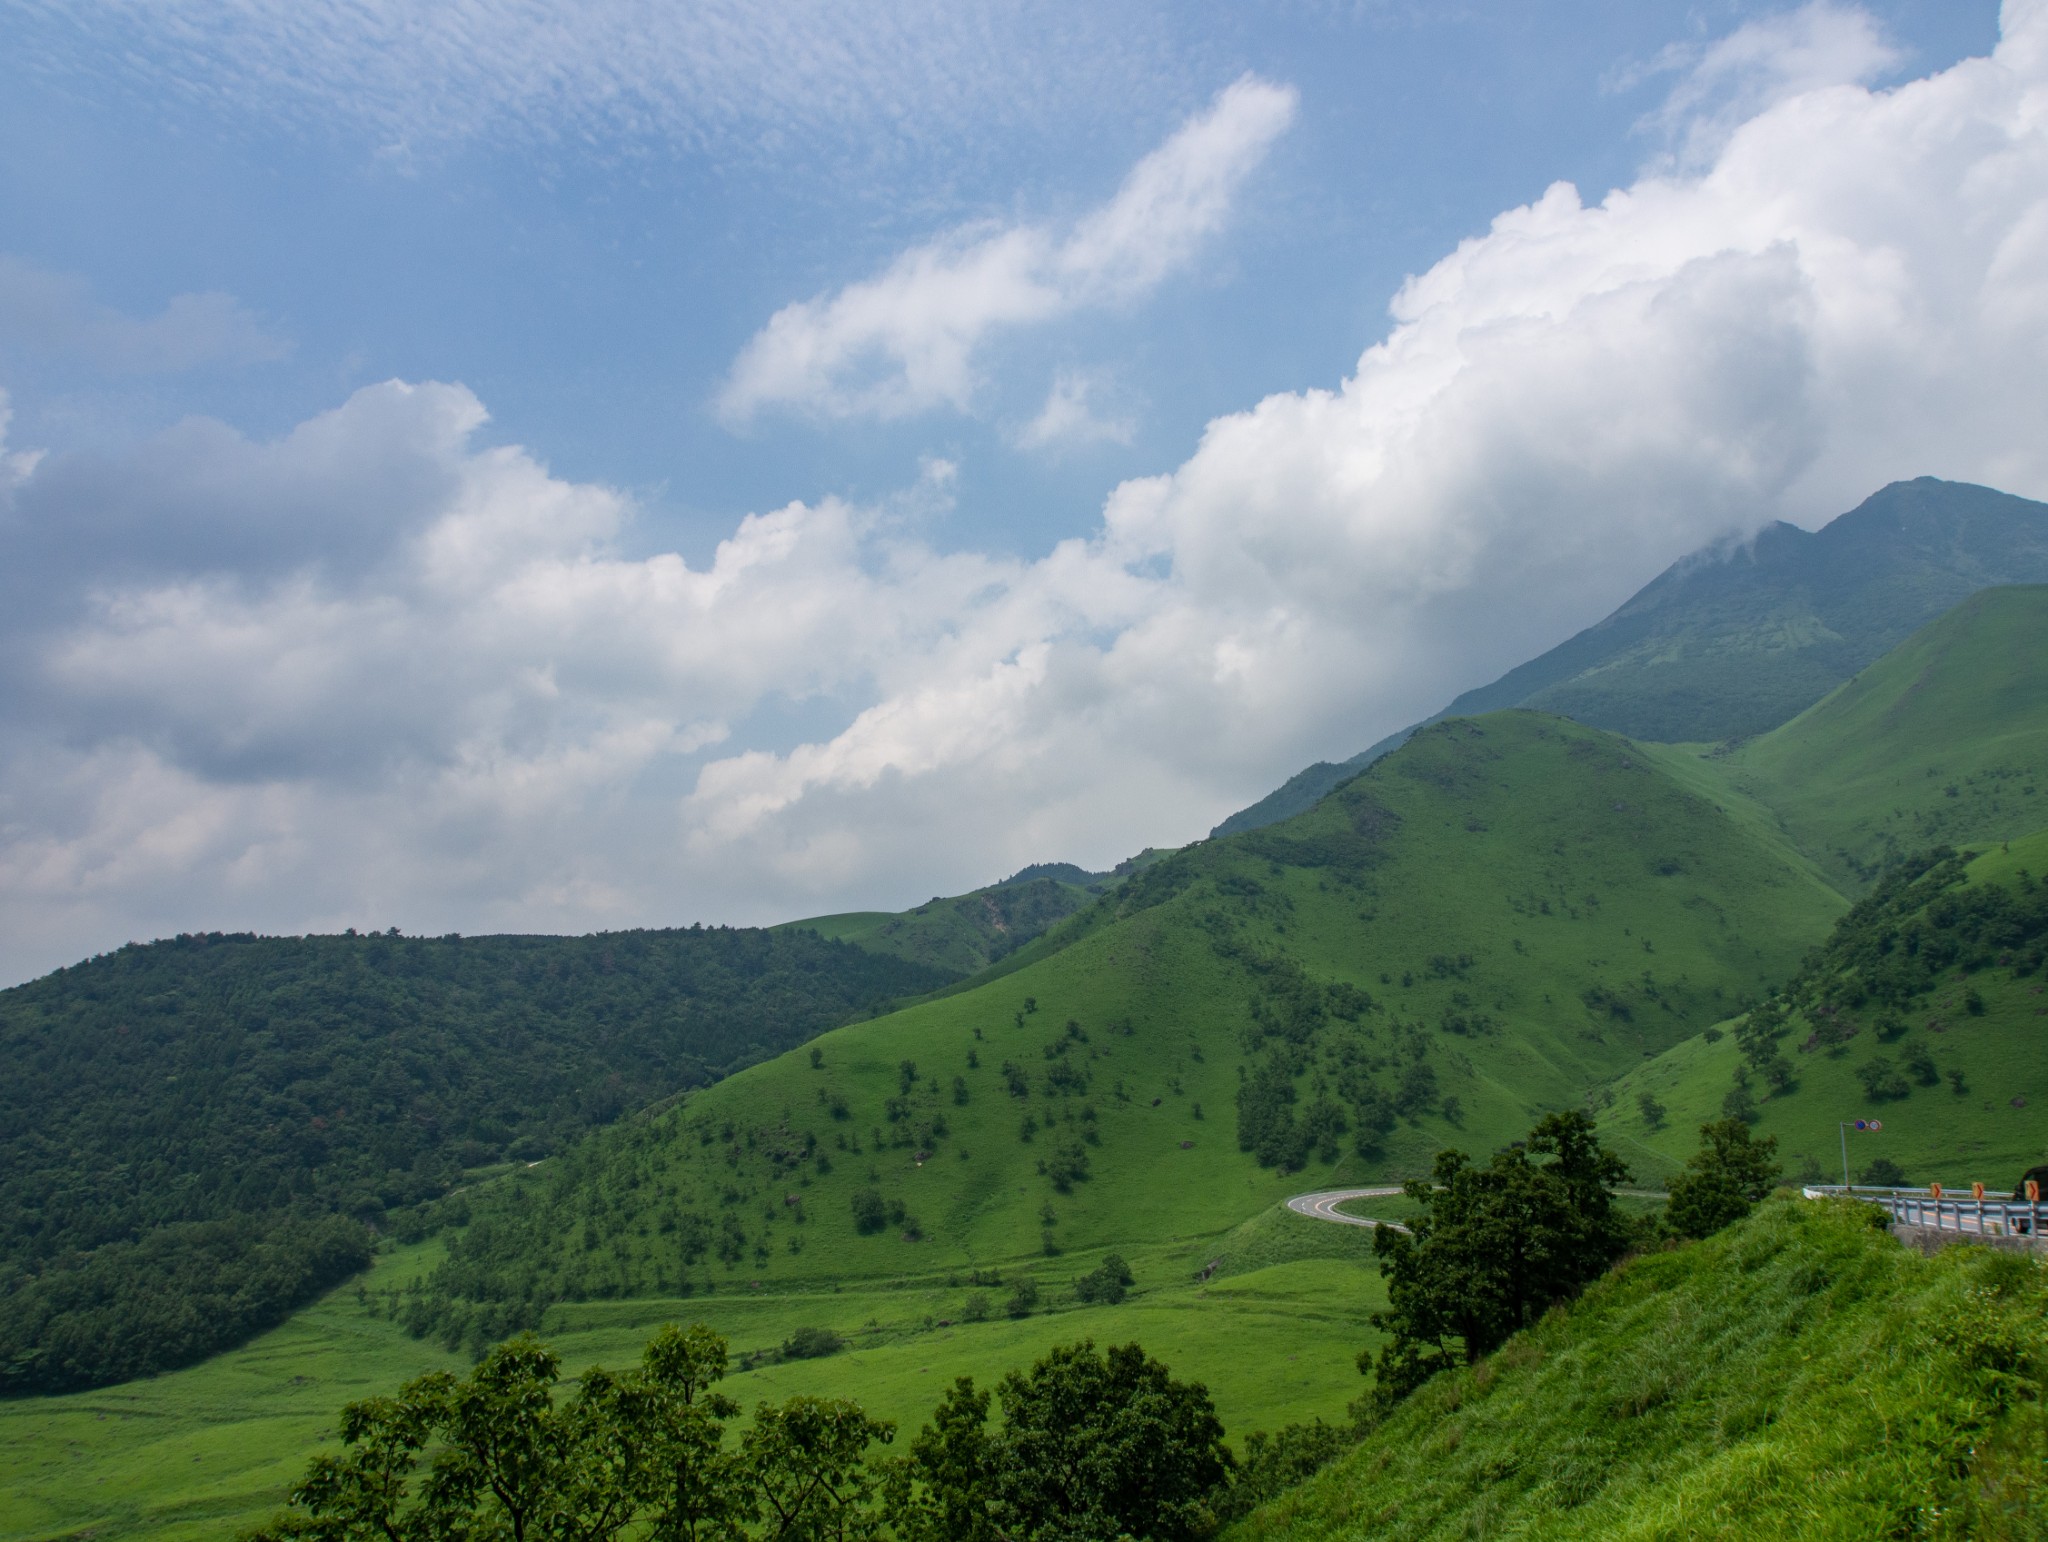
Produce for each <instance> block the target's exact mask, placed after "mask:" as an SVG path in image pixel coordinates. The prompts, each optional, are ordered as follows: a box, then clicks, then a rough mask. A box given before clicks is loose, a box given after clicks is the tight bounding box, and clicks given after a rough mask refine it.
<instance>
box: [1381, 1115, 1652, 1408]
mask: <svg viewBox="0 0 2048 1542" xmlns="http://www.w3.org/2000/svg"><path fill="white" fill-rule="evenodd" d="M1538 1158H1547V1159H1548V1160H1544V1161H1539V1160H1537V1159H1538ZM1627 1177H1628V1169H1627V1167H1625V1166H1624V1165H1623V1164H1622V1161H1621V1159H1620V1158H1619V1157H1617V1156H1616V1155H1615V1154H1614V1153H1613V1152H1611V1151H1609V1150H1608V1149H1607V1148H1606V1147H1605V1146H1603V1145H1601V1144H1600V1142H1599V1140H1598V1139H1597V1138H1596V1137H1595V1134H1594V1130H1593V1122H1592V1120H1590V1119H1588V1118H1587V1117H1586V1116H1585V1115H1584V1114H1583V1113H1580V1112H1578V1111H1576V1110H1574V1111H1572V1112H1570V1113H1559V1114H1546V1115H1545V1116H1544V1117H1543V1118H1542V1119H1540V1120H1538V1121H1537V1123H1536V1125H1535V1127H1534V1128H1533V1129H1532V1130H1531V1131H1530V1132H1529V1137H1528V1140H1527V1142H1526V1143H1525V1144H1521V1145H1516V1146H1512V1147H1510V1148H1509V1149H1507V1150H1505V1151H1500V1152H1496V1153H1495V1154H1494V1156H1493V1159H1492V1160H1491V1161H1490V1162H1488V1163H1487V1164H1486V1165H1485V1166H1483V1167H1480V1166H1475V1165H1474V1164H1473V1162H1472V1159H1471V1158H1470V1157H1468V1156H1467V1155H1466V1154H1465V1153H1464V1152H1462V1151H1444V1152H1440V1153H1438V1155H1437V1159H1436V1166H1435V1170H1434V1173H1433V1175H1432V1178H1431V1180H1430V1181H1427V1182H1425V1181H1422V1180H1411V1181H1410V1182H1409V1183H1408V1184H1406V1185H1405V1190H1406V1192H1407V1194H1408V1195H1409V1197H1410V1198H1412V1199H1414V1200H1415V1201H1416V1203H1417V1204H1419V1205H1420V1206H1421V1207H1422V1214H1421V1215H1420V1216H1419V1217H1417V1219H1416V1220H1415V1222H1414V1223H1413V1227H1412V1235H1411V1234H1410V1233H1406V1232H1400V1231H1396V1230H1395V1229H1394V1228H1393V1227H1390V1226H1381V1227H1377V1228H1375V1229H1374V1232H1373V1251H1374V1252H1375V1253H1377V1254H1378V1255H1379V1259H1380V1272H1381V1273H1382V1275H1384V1276H1385V1278H1386V1281H1387V1298H1388V1303H1389V1304H1388V1309H1387V1310H1386V1311H1384V1312H1376V1313H1374V1314H1373V1324H1374V1326H1375V1327H1378V1328H1381V1329H1384V1330H1385V1331H1386V1332H1387V1334H1388V1335H1389V1337H1388V1340H1387V1343H1386V1344H1385V1346H1384V1347H1383V1348H1382V1349H1381V1351H1380V1354H1379V1357H1378V1360H1377V1361H1376V1362H1375V1361H1372V1360H1371V1359H1370V1356H1369V1355H1368V1354H1361V1355H1360V1357H1359V1368H1360V1369H1361V1370H1366V1369H1368V1368H1370V1369H1371V1370H1372V1371H1373V1373H1374V1375H1375V1378H1376V1383H1377V1390H1376V1397H1377V1398H1378V1400H1379V1401H1380V1403H1381V1405H1382V1406H1385V1405H1387V1404H1391V1403H1392V1402H1393V1401H1396V1400H1398V1399H1400V1398H1402V1397H1405V1396H1406V1395H1407V1394H1408V1393H1409V1392H1411V1391H1413V1390H1414V1389H1415V1388H1416V1387H1418V1386H1420V1385H1421V1384H1422V1383H1423V1382H1424V1381H1426V1380H1428V1379H1429V1378H1430V1377H1431V1376H1433V1375H1435V1374H1436V1373H1437V1372H1438V1371H1439V1370H1444V1369H1447V1368H1448V1367H1450V1366H1452V1365H1455V1364H1457V1363H1458V1361H1459V1360H1460V1359H1463V1360H1465V1361H1467V1362H1469V1361H1473V1360H1477V1359H1479V1358H1480V1357H1481V1356H1483V1355H1486V1354H1489V1353H1491V1352H1492V1351H1493V1350H1494V1349H1496V1348H1498V1347H1499V1346H1500V1344H1501V1343H1502V1342H1503V1341H1505V1340H1506V1339H1507V1337H1508V1336H1509V1335H1510V1334H1512V1333H1514V1332H1516V1331H1517V1330H1519V1329H1521V1328H1524V1327H1526V1326H1527V1325H1528V1324H1529V1323H1531V1322H1533V1321H1535V1319H1536V1318H1537V1317H1538V1316H1539V1315H1541V1313H1542V1312H1543V1311H1544V1310H1545V1309H1546V1308H1548V1307H1549V1306H1550V1305H1551V1304H1552V1303H1553V1302H1556V1301H1561V1300H1564V1299H1565V1298H1566V1297H1568V1296H1571V1295H1572V1294H1574V1293H1575V1292H1576V1291H1578V1290H1579V1288H1580V1287H1581V1286H1583V1285H1584V1284H1585V1283H1586V1282H1587V1281H1589V1280H1591V1279H1594V1278H1596V1277H1598V1276H1599V1275H1600V1274H1602V1273H1604V1272H1605V1271H1606V1270H1607V1268H1608V1267H1609V1266H1610V1265H1612V1264H1613V1263H1614V1262H1615V1260H1616V1259H1618V1258H1619V1257H1620V1256H1621V1254H1622V1253H1623V1252H1624V1251H1625V1250H1626V1249H1627V1247H1628V1246H1629V1244H1630V1242H1631V1241H1632V1240H1634V1238H1635V1236H1636V1235H1637V1230H1636V1228H1635V1227H1634V1226H1633V1225H1632V1224H1631V1223H1630V1222H1629V1221H1628V1220H1627V1219H1626V1218H1625V1217H1624V1216H1622V1215H1621V1214H1620V1213H1619V1212H1618V1211H1616V1210H1615V1209H1614V1207H1613V1188H1614V1185H1615V1184H1617V1183H1620V1182H1623V1181H1624V1180H1626V1179H1627Z"/></svg>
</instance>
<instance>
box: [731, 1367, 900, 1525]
mask: <svg viewBox="0 0 2048 1542" xmlns="http://www.w3.org/2000/svg"><path fill="white" fill-rule="evenodd" d="M895 1432H896V1427H895V1426H894V1425H893V1424H891V1423H889V1422H888V1421H887V1420H884V1419H871V1418H869V1417H868V1416H867V1414H866V1412H865V1411H863V1410H862V1408H861V1406H860V1404H858V1403H855V1402H851V1401H848V1400H847V1399H845V1398H823V1397H802V1396H799V1397H793V1398H791V1399H790V1400H789V1401H788V1402H786V1403H784V1404H782V1405H781V1406H780V1407H777V1406H775V1405H774V1404H771V1403H763V1404H761V1405H760V1406H759V1407H758V1408H756V1409H755V1410H754V1424H753V1428H751V1429H749V1430H748V1431H747V1433H746V1435H745V1437H744V1438H743V1439H742V1441H741V1446H740V1451H741V1461H742V1464H743V1467H744V1471H745V1476H746V1483H747V1488H748V1502H749V1509H750V1512H751V1515H752V1517H753V1518H755V1519H758V1520H760V1521H762V1522H764V1523H765V1524H764V1525H763V1526H762V1528H761V1530H760V1531H759V1532H758V1533H757V1535H759V1536H760V1537H761V1538H762V1539H763V1542H828V1539H829V1542H847V1539H850V1538H856V1537H872V1536H874V1535H876V1534H877V1532H878V1531H879V1529H880V1516H879V1515H878V1514H877V1513H876V1511H875V1508H874V1504H873V1500H874V1496H875V1490H876V1487H877V1483H878V1478H877V1475H876V1473H875V1472H874V1470H873V1469H872V1468H870V1467H869V1466H868V1463H867V1449H868V1447H869V1446H871V1445H874V1444H875V1443H876V1442H878V1441H879V1442H883V1443H887V1442H888V1441H889V1440H890V1439H892V1438H893V1437H894V1435H895Z"/></svg>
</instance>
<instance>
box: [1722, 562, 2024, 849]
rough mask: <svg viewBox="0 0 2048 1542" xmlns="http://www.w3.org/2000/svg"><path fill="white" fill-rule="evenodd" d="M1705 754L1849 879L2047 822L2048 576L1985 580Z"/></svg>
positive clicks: (1736, 787)
mask: <svg viewBox="0 0 2048 1542" xmlns="http://www.w3.org/2000/svg"><path fill="white" fill-rule="evenodd" d="M1703 763H1704V765H1705V766H1706V767H1707V768H1708V769H1709V770H1711V771H1713V772H1715V773H1717V774H1718V775H1719V776H1720V778H1721V779H1722V780H1723V781H1724V782H1725V783H1726V784H1727V785H1728V786H1729V787H1731V788H1733V789H1734V790H1735V791H1737V792H1739V793H1741V794H1743V795H1744V796H1746V797H1748V798H1750V799H1753V800H1754V801H1756V802H1758V803H1761V804H1764V805H1766V806H1767V807H1769V808H1770V809H1771V810H1772V811H1773V812H1774V813H1775V814H1776V815H1777V817H1778V819H1779V822H1780V825H1781V827H1782V828H1783V829H1784V831H1785V833H1786V835H1787V836H1788V837H1789V838H1790V839H1791V840H1792V841H1793V842H1794V844H1796V845H1797V846H1799V847H1800V849H1801V850H1803V851H1805V852H1807V853H1808V854H1810V855H1811V856H1812V857H1814V859H1815V860H1816V861H1818V862H1820V863H1821V864H1822V866H1823V867H1824V868H1825V869H1826V870H1827V871H1828V872H1830V873H1831V874H1832V875H1833V876H1834V877H1835V879H1836V881H1837V882H1838V883H1839V884H1841V885H1842V886H1843V887H1860V886H1861V885H1862V884H1864V883H1867V882H1869V880H1870V879H1871V878H1872V877H1874V876H1875V875H1876V872H1877V869H1878V868H1879V866H1881V865H1882V864H1883V863H1885V862H1887V861H1890V860H1892V859H1894V858H1896V857H1898V856H1900V855H1902V854H1904V853H1906V852H1911V851H1919V850H1923V849H1925V848H1927V847H1929V846H1934V845H1941V844H1951V845H1961V844H1966V843H1969V842H1974V841H1987V840H2004V839H2007V838H2009V837H2011V836H2014V835H2018V834H2021V833H2023V832H2025V831H2028V830H2032V829H2035V828H2037V827H2039V826H2041V825H2043V824H2048V585H2030V586H2026V587H2015V588H2007V589H1986V590H1984V591H1983V592H1982V593H1979V594H1976V595H1973V596H1972V597H1971V598H1970V599H1968V600H1965V601H1964V602H1963V603H1962V604H1961V605H1958V606H1957V607H1956V608H1955V609H1954V610H1952V611H1950V612H1949V613H1948V614H1947V615H1945V616H1943V617H1941V618H1940V619H1939V620H1937V621H1935V622H1934V623H1933V624H1931V625H1929V626H1927V627H1925V628H1923V629H1921V630H1920V631H1918V632H1916V633H1915V634H1914V635H1913V636H1912V637H1910V638H1908V639H1907V640H1906V641H1905V642H1903V643H1901V644H1900V645H1899V646H1898V647H1897V648H1895V649H1893V650H1892V652H1890V653H1888V654H1887V655H1885V657H1883V658H1882V659H1880V660H1878V661H1877V662H1876V663H1874V664H1872V665H1871V666H1870V667H1869V668H1868V669H1866V670H1864V671H1863V672H1862V673H1861V674H1859V675H1857V676H1856V677H1855V678H1854V679H1853V680H1850V681H1849V682H1848V683H1847V684H1845V685H1843V686H1841V687H1840V688H1838V689H1837V690H1835V691H1834V692H1832V693H1831V694H1829V695H1828V696H1827V697H1826V698H1825V699H1824V700H1822V701H1820V702H1818V703H1816V704H1815V705H1814V706H1812V707H1810V708H1808V709H1807V710H1806V711H1805V712H1802V713H1801V714H1800V715H1799V716H1798V717H1796V718H1794V719H1793V720H1792V721H1791V722H1789V723H1786V724H1785V725H1784V726H1782V727H1780V728H1777V729H1774V730H1773V731H1772V732H1770V733H1768V734H1765V735H1764V736H1763V737H1762V738H1759V739H1755V740H1752V741H1750V742H1749V743H1747V744H1744V745H1741V746H1739V747H1737V748H1735V749H1734V750H1731V751H1728V752H1726V753H1713V752H1710V753H1708V754H1707V755H1706V756H1705V757H1703Z"/></svg>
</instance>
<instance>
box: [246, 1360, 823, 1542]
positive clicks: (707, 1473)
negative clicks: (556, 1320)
mask: <svg viewBox="0 0 2048 1542" xmlns="http://www.w3.org/2000/svg"><path fill="white" fill-rule="evenodd" d="M725 1365H726V1351H725V1341H724V1340H723V1339H721V1338H719V1337H718V1336H717V1335H716V1334H714V1333H712V1332H711V1331H710V1330H708V1329H706V1328H703V1327H694V1328H690V1329H688V1330H687V1331H686V1330H683V1329H679V1328H675V1327H667V1328H664V1329H662V1330H661V1332H660V1333H658V1334H656V1335H655V1337H654V1339H653V1340H652V1341H651V1342H650V1343H649V1344H648V1345H647V1348H646V1350H645V1352H644V1353H643V1355H642V1357H641V1364H640V1367H639V1369H637V1370H635V1371H633V1372H630V1373H628V1374H626V1375H623V1376H614V1375H612V1374H611V1373H610V1372H607V1371H605V1370H603V1369H601V1368H597V1367H593V1368H592V1369H591V1370H589V1371H587V1372H586V1373H585V1374H584V1376H583V1380H582V1383H581V1385H580V1386H579V1387H578V1388H577V1391H576V1393H575V1395H574V1396H573V1397H571V1398H570V1399H569V1400H568V1401H567V1402H564V1403H557V1402H556V1400H555V1396H554V1389H555V1383H556V1381H557V1379H558V1377H559V1375H560V1371H561V1364H560V1361H559V1359H558V1358H557V1357H556V1355H555V1354H554V1352H553V1351H552V1350H550V1349H549V1348H548V1347H547V1346H546V1345H544V1344H543V1343H541V1342H540V1340H538V1339H536V1338H534V1337H533V1336H532V1335H530V1334H524V1335H521V1336H520V1337H518V1338H515V1339H512V1340H510V1341H508V1342H506V1343H503V1344H500V1345H498V1346H497V1347H495V1348H494V1349H492V1350H491V1351H490V1352H489V1353H488V1354H486V1355H485V1356H484V1358H483V1359H482V1361H480V1362H479V1363H478V1365H477V1367H476V1369H475V1370H474V1371H472V1372H471V1373H470V1375H468V1376H467V1377H462V1378H458V1377H455V1376H452V1375H450V1374H448V1373H447V1372H445V1371H438V1372H435V1373H434V1374H432V1375H429V1376H422V1377H419V1378H417V1379H416V1380H414V1381H411V1382H408V1383H407V1384H406V1385H405V1387H404V1388H403V1389H401V1390H400V1392H399V1394H398V1395H397V1396H396V1397H386V1398H370V1399H367V1400H365V1401H363V1402H359V1403H352V1404H350V1405H349V1406H348V1407H347V1408H345V1409H343V1410H342V1418H341V1436H342V1444H343V1450H342V1452H341V1454H340V1455H339V1456H320V1457H316V1458H315V1459H314V1461H313V1463H312V1466H311V1468H310V1469H309V1470H308V1472H307V1475H306V1477H305V1478H304V1479H303V1480H302V1481H301V1482H300V1483H299V1485H298V1486H297V1487H296V1488H294V1489H293V1490H292V1493H291V1508H290V1509H288V1510H287V1511H286V1512H285V1513H284V1514H282V1515H280V1516H278V1517H277V1519H276V1520H274V1521H272V1522H271V1523H270V1524H269V1525H268V1526H266V1527H263V1528H260V1529H259V1530H257V1531H255V1532H253V1533H251V1534H250V1537H249V1539H248V1542H273V1539H275V1542H283V1539H287V1538H291V1539H306V1542H372V1539H374V1542H443V1539H446V1542H457V1539H471V1538H477V1539H481V1538H487V1537H489V1538H505V1539H509V1542H530V1539H534V1542H537V1539H541V1538H546V1539H548V1542H611V1539H614V1538H619V1537H622V1536H625V1535H627V1534H629V1533H630V1534H632V1535H635V1536H646V1537H648V1538H652V1539H658V1542H710V1539H712V1538H726V1537H732V1536H736V1535H737V1533H736V1531H735V1530H734V1527H735V1524H736V1522H737V1521H738V1520H739V1519H740V1518H741V1517H742V1516H743V1515H744V1514H745V1513H746V1510H747V1506H748V1505H749V1503H751V1502H752V1497H753V1495H754V1494H755V1492H756V1491H757V1490H760V1489H761V1488H762V1487H763V1486H764V1485H765V1484H766V1483H768V1482H771V1481H773V1479H771V1478H769V1477H766V1476H764V1473H765V1471H766V1470H765V1469H763V1468H760V1467H759V1466H758V1464H757V1466H756V1467H755V1468H754V1469H749V1468H748V1467H747V1466H746V1464H745V1463H744V1462H743V1461H741V1460H739V1459H737V1458H735V1457H734V1456H733V1455H731V1454H730V1453H727V1452H724V1451H723V1450H722V1449H721V1445H722V1442H723V1439H724V1434H725V1421H726V1420H728V1419H730V1418H731V1417H732V1416H733V1415H734V1414H736V1413H737V1412H738V1411H739V1410H738V1407H737V1405H735V1404H734V1403H733V1402H732V1401H731V1400H730V1399H728V1398H725V1397H722V1396H719V1395H718V1394H716V1393H714V1392H712V1391H711V1390H710V1388H711V1386H712V1384H713V1383H714V1382H716V1381H717V1380H718V1379H719V1378H721V1377H722V1376H723V1375H724V1374H725ZM428 1453H431V1460H430V1461H429V1462H428V1465H427V1468H426V1471H425V1473H424V1475H422V1474H421V1473H420V1466H421V1462H422V1459H423V1456H425V1455H426V1454H428ZM818 1534H819V1535H824V1533H818ZM790 1535H798V1533H790Z"/></svg>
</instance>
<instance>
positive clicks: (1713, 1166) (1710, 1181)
mask: <svg viewBox="0 0 2048 1542" xmlns="http://www.w3.org/2000/svg"><path fill="white" fill-rule="evenodd" d="M1777 1150H1778V1138H1777V1137H1776V1136H1775V1135H1771V1136H1766V1137H1765V1138H1764V1139H1762V1140H1758V1139H1756V1138H1755V1137H1754V1136H1753V1135H1751V1134H1750V1131H1749V1126H1748V1125H1747V1124H1745V1123H1744V1122H1743V1121H1742V1120H1741V1119H1720V1120H1716V1121H1715V1122H1714V1123H1712V1124H1703V1125H1701V1126H1700V1149H1699V1150H1698V1151H1696V1152H1694V1153H1693V1155H1692V1156H1691V1157H1689V1158H1688V1159H1687V1160H1686V1164H1685V1171H1684V1172H1682V1173H1680V1174H1679V1175H1678V1176H1677V1177H1676V1178H1673V1179H1672V1180H1671V1203H1670V1205H1669V1206H1668V1207H1667V1208H1666V1210H1665V1212H1664V1225H1665V1228H1666V1229H1667V1230H1668V1231H1670V1232H1671V1234H1672V1235H1673V1236H1677V1237H1705V1236H1710V1235H1711V1234H1712V1233H1714V1232H1717V1231H1719V1230H1720V1229H1721V1228H1722V1227H1724V1226H1727V1225H1729V1224H1730V1223H1731V1222H1735V1221H1739V1220H1741V1219H1742V1218H1743V1217H1744V1216H1746V1215H1748V1214H1749V1212H1750V1207H1751V1206H1753V1205H1754V1204H1756V1202H1757V1201H1758V1200H1760V1199H1762V1198H1763V1197H1764V1196H1765V1195H1766V1194H1768V1193H1770V1191H1771V1186H1772V1185H1773V1184H1775V1183H1776V1182H1777V1181H1778V1174H1779V1172H1780V1171H1781V1169H1780V1168H1779V1166H1778V1163H1777V1160H1776V1158H1777Z"/></svg>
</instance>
